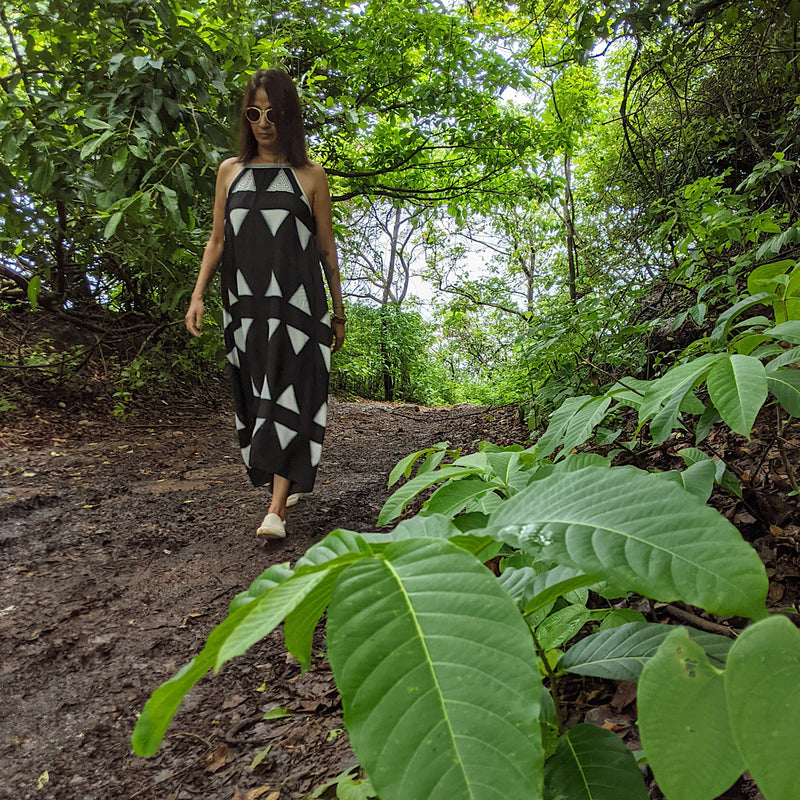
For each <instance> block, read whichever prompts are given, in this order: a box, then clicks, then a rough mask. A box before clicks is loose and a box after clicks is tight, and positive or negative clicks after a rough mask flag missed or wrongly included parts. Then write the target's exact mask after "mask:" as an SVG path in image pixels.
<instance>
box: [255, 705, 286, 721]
mask: <svg viewBox="0 0 800 800" xmlns="http://www.w3.org/2000/svg"><path fill="white" fill-rule="evenodd" d="M291 716H292V712H291V711H288V710H287V709H285V708H281V707H280V706H275V707H274V708H271V709H270V710H269V711H267V713H266V714H264V716H263V717H262V718H261V719H284V718H285V717H291Z"/></svg>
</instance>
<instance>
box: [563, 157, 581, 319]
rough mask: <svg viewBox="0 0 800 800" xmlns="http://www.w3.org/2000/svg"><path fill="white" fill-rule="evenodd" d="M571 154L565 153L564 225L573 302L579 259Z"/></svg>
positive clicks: (574, 299)
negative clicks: (576, 242) (576, 249)
mask: <svg viewBox="0 0 800 800" xmlns="http://www.w3.org/2000/svg"><path fill="white" fill-rule="evenodd" d="M571 160H572V159H571V156H570V155H569V154H568V153H565V154H564V225H565V226H566V229H567V263H568V264H569V299H570V302H572V303H573V304H574V303H575V302H576V301H577V299H578V289H577V285H576V283H577V277H578V263H577V262H578V259H577V255H576V253H575V209H574V206H573V203H572V170H571Z"/></svg>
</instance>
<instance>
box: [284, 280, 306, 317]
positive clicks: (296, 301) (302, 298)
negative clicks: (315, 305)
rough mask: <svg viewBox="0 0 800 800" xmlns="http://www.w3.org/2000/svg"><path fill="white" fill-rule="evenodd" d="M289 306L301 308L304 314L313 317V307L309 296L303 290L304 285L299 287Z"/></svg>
mask: <svg viewBox="0 0 800 800" xmlns="http://www.w3.org/2000/svg"><path fill="white" fill-rule="evenodd" d="M289 305H292V306H294V307H295V308H299V309H300V310H301V311H302V312H303V313H304V314H308V316H309V317H310V316H311V306H310V305H309V304H308V295H307V294H306V290H305V289H304V288H303V284H302V283H301V284H300V286H298V287H297V291H296V292H295V293H294V294H293V295H292V296H291V298H290V300H289Z"/></svg>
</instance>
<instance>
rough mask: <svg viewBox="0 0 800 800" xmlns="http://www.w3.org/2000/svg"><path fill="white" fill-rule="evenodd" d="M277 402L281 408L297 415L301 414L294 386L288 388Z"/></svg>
mask: <svg viewBox="0 0 800 800" xmlns="http://www.w3.org/2000/svg"><path fill="white" fill-rule="evenodd" d="M275 402H276V403H277V404H278V405H279V406H283V408H288V409H289V411H294V413H295V414H299V413H300V408H299V407H298V405H297V396H296V395H295V393H294V386H291V385H290V386H287V387H286V388H285V389H284V390H283V391H282V392H281V396H280V397H279V398H278V399H277V400H276V401H275Z"/></svg>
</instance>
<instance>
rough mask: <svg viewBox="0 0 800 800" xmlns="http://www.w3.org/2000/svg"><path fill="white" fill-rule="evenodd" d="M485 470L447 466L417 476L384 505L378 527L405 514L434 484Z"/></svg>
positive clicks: (379, 516)
mask: <svg viewBox="0 0 800 800" xmlns="http://www.w3.org/2000/svg"><path fill="white" fill-rule="evenodd" d="M483 471H484V470H483V469H482V468H480V467H456V466H452V465H451V466H447V467H442V468H441V469H438V470H435V471H434V472H425V473H423V474H422V475H417V476H416V477H414V478H412V479H411V480H410V481H408V483H404V484H403V485H402V486H401V487H400V488H399V489H398V490H397V491H395V492H394V494H392V495H391V496H390V497H389V499H388V500H387V501H386V502H385V503H384V505H383V508H382V509H381V513H380V514H379V515H378V525H386V524H387V523H389V522H391V521H392V520H393V519H396V518H397V517H399V516H400V514H402V513H403V509H404V508H405V507H406V504H407V503H408V502H410V501H411V500H412V499H413V498H414V497H416V496H417V495H418V494H419V493H420V492H423V491H425V489H427V488H428V487H430V486H433V484H434V483H439V482H440V481H446V480H449V479H450V478H463V477H466V476H467V475H477V474H479V473H481V472H483Z"/></svg>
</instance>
